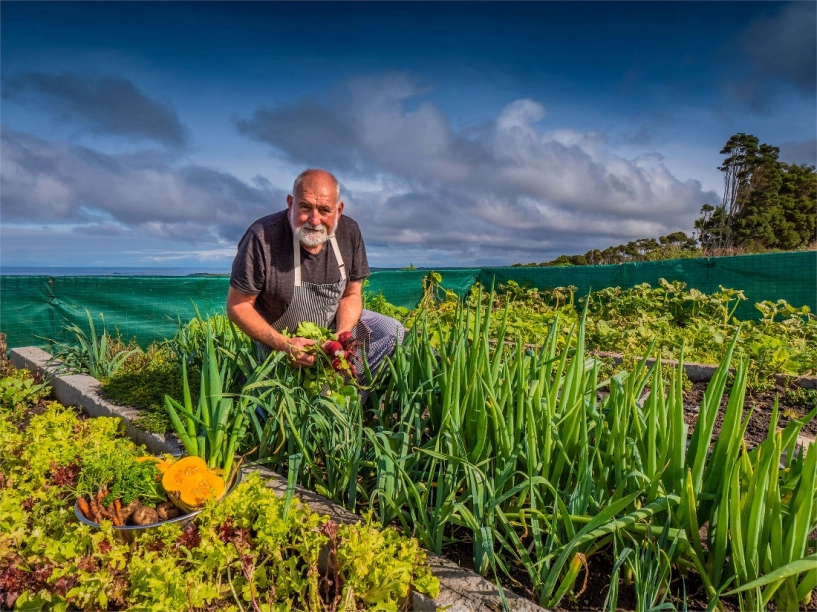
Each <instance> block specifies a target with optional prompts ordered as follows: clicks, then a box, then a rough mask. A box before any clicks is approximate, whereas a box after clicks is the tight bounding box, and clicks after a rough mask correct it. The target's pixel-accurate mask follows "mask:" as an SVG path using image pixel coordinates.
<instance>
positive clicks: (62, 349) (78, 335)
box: [48, 308, 139, 380]
mask: <svg viewBox="0 0 817 612" xmlns="http://www.w3.org/2000/svg"><path fill="white" fill-rule="evenodd" d="M85 315H86V316H87V317H88V330H89V331H88V333H86V332H85V330H84V329H83V328H82V327H80V326H79V325H76V324H70V325H66V326H65V327H63V329H62V333H64V334H69V335H73V341H71V342H58V341H56V340H51V339H49V340H48V341H49V343H50V344H51V350H52V353H53V356H52V360H59V361H61V362H62V364H63V366H64V367H67V368H69V369H70V370H73V371H74V372H78V373H81V374H90V375H91V376H93V377H94V378H96V379H98V380H107V379H108V378H110V377H111V376H113V375H114V374H116V373H117V372H118V371H119V370H120V369H121V368H122V366H123V365H124V363H125V361H127V360H128V358H129V357H130V356H131V355H134V354H135V353H138V352H139V350H138V349H127V348H120V349H118V350H117V348H116V347H115V345H114V344H112V342H111V337H110V335H109V334H108V331H107V330H106V329H105V318H104V317H103V316H102V315H100V319H101V320H102V333H99V334H98V333H97V330H96V326H95V325H94V318H93V316H91V313H90V312H89V311H88V309H87V308H86V309H85Z"/></svg>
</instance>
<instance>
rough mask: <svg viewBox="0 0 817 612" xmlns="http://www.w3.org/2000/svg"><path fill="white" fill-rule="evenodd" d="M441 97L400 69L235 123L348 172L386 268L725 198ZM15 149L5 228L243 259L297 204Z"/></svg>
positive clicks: (645, 219) (629, 223) (599, 146)
mask: <svg viewBox="0 0 817 612" xmlns="http://www.w3.org/2000/svg"><path fill="white" fill-rule="evenodd" d="M427 94H428V89H427V88H424V87H422V86H421V85H419V84H418V83H416V82H415V81H413V80H412V79H411V78H409V77H408V76H406V75H403V74H400V73H389V74H386V75H383V76H381V77H371V78H366V79H356V80H352V81H349V82H346V83H343V84H341V85H339V86H338V87H336V88H334V89H333V90H331V91H328V92H327V93H326V95H325V96H322V97H321V98H315V99H300V100H297V101H295V102H292V103H290V104H289V105H279V106H277V107H261V108H259V109H258V110H257V111H255V112H254V113H253V115H252V116H251V117H249V118H246V119H243V120H238V121H237V124H236V125H237V127H238V129H239V131H240V132H241V133H243V134H245V135H247V136H249V137H251V138H253V139H254V140H256V141H257V142H261V143H265V144H267V145H269V146H271V147H272V148H274V150H275V151H276V153H277V155H278V156H279V158H280V160H281V164H279V165H281V167H283V165H286V164H292V167H293V168H295V167H304V166H315V165H325V167H327V168H328V169H330V170H332V171H334V172H335V173H336V174H337V175H338V177H339V178H340V180H341V183H342V186H343V197H344V200H345V202H346V206H347V208H346V213H347V214H349V215H350V216H352V217H353V218H354V219H355V220H357V221H358V223H359V224H360V226H361V228H362V229H363V234H364V239H365V241H366V243H367V245H369V247H370V252H371V254H372V259H371V262H370V263H371V264H372V265H373V266H391V265H401V264H404V263H408V262H407V261H400V260H397V259H396V258H397V257H399V256H406V255H411V254H414V255H417V254H422V257H415V258H414V259H413V260H412V261H414V262H415V263H416V264H420V263H424V264H428V265H469V264H479V263H491V264H498V263H506V264H510V263H513V262H515V261H531V260H535V261H544V260H546V259H549V258H552V257H553V256H556V255H559V254H562V253H583V252H585V251H586V250H589V249H591V248H605V247H607V246H609V245H612V244H620V243H621V242H626V241H628V240H632V239H636V238H642V237H657V236H659V235H663V234H667V233H670V232H672V231H676V230H679V229H682V230H686V231H690V229H691V226H692V221H693V219H694V218H695V217H697V215H698V211H699V209H700V207H701V205H702V204H703V202H705V201H716V200H717V197H716V195H715V194H714V193H712V192H704V191H703V190H702V188H701V185H700V183H699V182H698V181H695V180H685V181H682V180H679V179H678V178H676V177H675V176H673V174H672V173H671V172H670V171H669V170H668V168H667V167H666V166H665V165H664V163H663V161H662V159H663V158H662V155H661V153H660V152H658V151H654V150H644V151H640V152H638V153H637V154H634V152H633V149H632V146H630V148H629V149H628V152H627V155H626V156H625V155H624V154H623V153H619V152H618V151H617V149H616V148H615V147H614V146H613V145H612V144H611V143H609V142H607V141H606V140H605V138H604V136H603V135H602V134H600V133H597V132H582V131H578V130H569V129H559V130H553V129H550V130H549V129H548V126H547V120H546V115H547V113H546V111H545V107H544V105H543V104H542V103H541V102H539V101H536V100H531V99H519V100H511V101H509V103H508V104H507V105H506V106H505V108H504V109H502V110H501V111H500V112H499V113H497V115H496V117H495V119H494V120H493V121H492V122H490V123H489V124H488V125H486V126H483V127H482V128H481V129H479V130H473V129H469V128H463V129H455V128H454V127H452V122H451V121H450V119H449V117H448V116H447V115H446V113H444V112H443V111H442V110H441V109H440V108H439V107H438V106H436V105H435V104H433V103H432V102H430V101H429V100H428V99H427V98H426V95H427ZM2 138H3V140H2V144H3V146H2V170H1V173H0V180H2V189H3V217H4V223H8V222H9V221H10V222H12V223H26V222H31V221H35V220H36V221H39V222H51V223H72V224H80V225H84V226H86V230H84V233H85V234H86V235H90V234H91V233H94V232H96V234H103V233H108V234H111V233H113V232H114V231H119V229H121V230H122V231H127V232H129V233H130V234H131V235H134V236H144V237H146V238H149V239H150V240H160V241H164V242H172V243H175V244H179V243H184V244H187V245H189V248H190V251H185V253H192V252H198V251H202V252H209V251H210V250H213V252H222V251H220V249H229V248H232V245H234V244H235V242H236V241H237V239H238V238H239V237H240V236H241V234H242V233H243V231H244V229H246V227H247V226H248V225H249V224H250V223H251V222H252V221H253V220H255V219H256V218H258V217H260V216H263V215H264V214H268V213H270V212H273V211H275V210H279V209H281V208H283V206H284V196H285V195H286V193H288V191H289V189H290V185H291V183H290V180H291V179H288V180H286V181H285V184H279V183H281V179H280V177H270V176H264V175H261V176H259V177H256V178H255V179H253V180H249V181H246V180H240V179H238V178H236V177H235V176H234V175H232V174H229V173H227V172H223V171H218V170H215V169H212V168H209V167H205V166H201V165H197V166H196V165H187V166H184V165H181V164H179V163H178V162H175V163H174V162H173V160H172V159H169V158H168V157H167V155H166V153H161V152H156V153H153V152H150V151H142V152H139V153H136V154H134V153H131V154H122V155H106V154H102V153H100V152H97V151H93V150H91V149H88V148H83V147H76V146H71V145H69V144H66V143H61V142H48V141H44V140H42V139H38V138H35V137H33V136H30V135H27V134H22V133H19V132H15V131H14V130H11V129H8V128H4V129H3V134H2ZM293 176H294V174H293ZM270 178H273V179H275V180H274V181H270V180H269V179H270ZM94 228H95V229H94ZM116 228H119V229H116ZM392 247H394V248H392ZM169 250H173V249H172V248H171V249H169ZM171 256H172V255H171ZM429 257H433V258H434V259H435V261H428V258H429Z"/></svg>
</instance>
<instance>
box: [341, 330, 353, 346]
mask: <svg viewBox="0 0 817 612" xmlns="http://www.w3.org/2000/svg"><path fill="white" fill-rule="evenodd" d="M338 340H339V341H340V343H341V344H342V345H343V346H344V347H345V346H346V345H347V344H349V343H350V342H354V341H355V339H354V338H353V337H352V332H343V333H342V334H338Z"/></svg>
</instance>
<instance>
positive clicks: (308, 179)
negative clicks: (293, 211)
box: [292, 168, 340, 204]
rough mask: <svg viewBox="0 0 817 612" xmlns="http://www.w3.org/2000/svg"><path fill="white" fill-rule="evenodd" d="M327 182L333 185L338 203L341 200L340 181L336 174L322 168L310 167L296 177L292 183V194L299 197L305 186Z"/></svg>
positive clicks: (314, 185)
mask: <svg viewBox="0 0 817 612" xmlns="http://www.w3.org/2000/svg"><path fill="white" fill-rule="evenodd" d="M327 183H329V184H331V185H332V189H333V191H334V194H335V202H334V203H335V204H336V203H337V201H338V200H340V183H339V182H338V179H336V178H335V175H334V174H332V173H331V172H327V171H326V170H321V169H320V168H308V169H306V170H304V171H303V172H301V173H300V174H299V175H298V176H297V177H295V182H294V183H293V184H292V195H293V197H295V198H296V199H297V198H298V197H299V196H300V195H301V194H302V193H303V189H304V186H307V187H311V188H315V187H317V186H318V185H325V184H327Z"/></svg>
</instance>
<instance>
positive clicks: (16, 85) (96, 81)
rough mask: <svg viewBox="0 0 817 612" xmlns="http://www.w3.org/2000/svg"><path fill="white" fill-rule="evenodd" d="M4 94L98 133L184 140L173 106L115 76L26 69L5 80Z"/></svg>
mask: <svg viewBox="0 0 817 612" xmlns="http://www.w3.org/2000/svg"><path fill="white" fill-rule="evenodd" d="M3 98H5V99H8V100H13V101H16V102H20V103H22V104H27V105H29V104H31V105H35V106H39V107H42V108H45V109H46V110H48V111H50V112H52V113H54V115H55V116H56V117H57V118H58V119H61V120H67V121H72V122H76V123H78V124H80V125H82V126H83V127H85V128H86V129H88V130H90V131H92V132H95V133H98V134H107V135H117V136H129V137H134V136H135V137H139V138H146V139H149V140H153V141H156V142H158V143H161V144H163V145H167V146H171V147H180V146H182V145H183V144H184V142H185V129H184V127H183V126H182V124H181V121H180V120H179V117H178V116H177V115H176V111H175V110H174V109H173V106H172V105H171V104H170V103H169V102H168V101H166V100H160V99H153V98H150V97H148V96H147V95H145V94H144V93H143V92H142V91H141V90H140V89H139V88H138V87H137V86H136V85H134V84H133V83H132V82H131V81H129V80H128V79H126V78H124V77H121V76H118V75H106V76H89V75H78V74H76V73H74V72H64V73H62V74H46V73H42V72H26V73H23V74H19V75H16V76H11V77H7V78H5V79H3Z"/></svg>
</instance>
